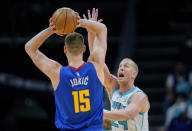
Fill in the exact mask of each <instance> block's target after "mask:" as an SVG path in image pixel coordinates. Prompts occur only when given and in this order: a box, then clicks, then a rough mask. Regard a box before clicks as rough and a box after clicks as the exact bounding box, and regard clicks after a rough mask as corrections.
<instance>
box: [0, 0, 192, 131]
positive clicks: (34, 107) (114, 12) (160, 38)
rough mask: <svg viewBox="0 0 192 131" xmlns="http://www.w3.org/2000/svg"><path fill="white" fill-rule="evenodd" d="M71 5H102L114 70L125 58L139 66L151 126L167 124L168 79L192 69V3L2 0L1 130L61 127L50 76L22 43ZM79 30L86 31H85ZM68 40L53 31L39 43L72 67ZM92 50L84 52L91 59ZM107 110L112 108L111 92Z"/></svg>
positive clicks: (153, 128) (164, 0) (188, 0)
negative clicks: (180, 66)
mask: <svg viewBox="0 0 192 131" xmlns="http://www.w3.org/2000/svg"><path fill="white" fill-rule="evenodd" d="M60 7H70V8H72V9H74V10H75V11H77V12H79V14H80V15H81V16H82V14H83V13H85V14H87V9H92V8H93V7H95V8H98V9H99V18H102V19H103V20H104V23H105V24H106V25H107V27H108V50H107V56H106V63H107V65H108V66H109V68H110V70H111V72H112V73H113V74H116V72H117V68H118V64H119V62H120V60H121V59H122V58H125V57H130V58H132V59H133V60H134V61H136V63H137V64H138V66H139V69H140V72H139V76H138V78H137V79H136V85H137V86H139V87H140V88H141V89H143V90H144V91H145V92H146V94H147V95H148V97H149V101H150V104H151V109H150V111H149V126H150V130H151V131H156V130H158V128H159V127H161V126H163V125H164V120H165V113H164V112H163V102H164V97H165V80H166V77H167V75H168V74H169V73H170V72H172V71H173V68H174V65H175V63H176V62H177V61H178V60H182V61H184V62H185V63H186V64H187V66H188V67H191V56H192V52H191V51H192V49H191V46H192V45H191V43H192V42H191V39H192V2H191V0H182V1H179V0H118V1H116V0H97V1H93V0H60V1H56V0H54V1H51V0H41V1H38V0H30V1H28V0H15V1H14V2H12V1H11V0H1V1H0V12H1V20H0V21H1V22H0V23H1V28H0V60H1V64H0V89H1V90H0V103H1V108H0V130H1V131H26V130H28V131H32V130H44V131H45V130H52V131H54V130H57V129H56V128H55V125H54V115H55V105H54V96H53V90H52V88H51V84H50V81H49V80H48V78H46V76H45V75H43V73H41V72H40V71H39V70H38V69H37V68H36V67H35V66H34V64H33V63H32V61H31V59H30V58H29V57H28V56H27V54H26V53H25V51H24V44H25V43H26V42H27V41H28V40H29V39H30V38H32V37H33V36H34V35H35V34H36V33H38V32H40V31H41V30H43V29H44V28H46V27H47V26H48V24H49V23H48V20H49V18H50V17H51V15H52V13H53V12H54V11H55V10H56V9H58V8H60ZM77 32H80V33H82V34H83V35H84V36H85V39H86V44H87V34H86V31H85V30H84V29H77ZM63 39H64V38H63V37H59V36H57V35H53V36H51V37H50V38H49V39H48V40H47V41H46V42H45V44H44V45H43V46H42V47H41V50H42V52H43V53H45V54H46V55H47V56H48V57H50V58H52V59H54V60H57V61H59V62H60V63H61V64H63V65H66V64H67V61H66V57H65V55H64V53H63ZM88 55H89V52H88V51H87V52H86V53H85V60H86V59H87V57H88ZM104 100H105V108H109V102H108V100H107V95H105V96H104Z"/></svg>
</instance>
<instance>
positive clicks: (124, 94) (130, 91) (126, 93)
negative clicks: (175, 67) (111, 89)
mask: <svg viewBox="0 0 192 131" xmlns="http://www.w3.org/2000/svg"><path fill="white" fill-rule="evenodd" d="M136 89H137V87H136V86H135V87H134V88H132V89H131V90H129V91H128V92H125V93H123V94H122V95H121V94H120V92H118V93H119V96H120V97H123V96H126V95H128V94H130V93H132V92H133V91H134V90H136Z"/></svg>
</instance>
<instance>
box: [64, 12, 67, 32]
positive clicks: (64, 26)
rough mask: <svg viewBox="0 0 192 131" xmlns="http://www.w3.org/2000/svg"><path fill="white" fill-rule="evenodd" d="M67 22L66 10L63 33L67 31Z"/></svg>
mask: <svg viewBox="0 0 192 131" xmlns="http://www.w3.org/2000/svg"><path fill="white" fill-rule="evenodd" d="M66 22H67V10H66V15H65V24H64V28H63V34H64V32H65V27H66Z"/></svg>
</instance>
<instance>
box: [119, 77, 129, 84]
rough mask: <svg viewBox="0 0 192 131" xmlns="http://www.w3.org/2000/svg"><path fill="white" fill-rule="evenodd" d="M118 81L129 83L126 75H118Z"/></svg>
mask: <svg viewBox="0 0 192 131" xmlns="http://www.w3.org/2000/svg"><path fill="white" fill-rule="evenodd" d="M117 81H118V83H127V82H128V80H127V78H126V77H118V78H117Z"/></svg>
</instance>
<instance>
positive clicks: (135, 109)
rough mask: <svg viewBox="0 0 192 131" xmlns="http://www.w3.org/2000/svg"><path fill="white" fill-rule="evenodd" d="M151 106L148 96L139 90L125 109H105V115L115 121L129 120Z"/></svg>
mask: <svg viewBox="0 0 192 131" xmlns="http://www.w3.org/2000/svg"><path fill="white" fill-rule="evenodd" d="M149 108H150V106H149V102H148V99H147V96H146V95H145V94H144V93H141V92H138V93H136V94H135V95H134V96H132V98H131V100H130V104H129V105H128V106H127V107H126V108H125V109H120V110H118V111H106V110H104V113H103V117H104V118H105V119H109V120H113V121H122V120H129V119H132V118H133V117H135V116H136V115H137V114H139V112H142V113H144V112H147V111H148V110H149Z"/></svg>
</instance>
